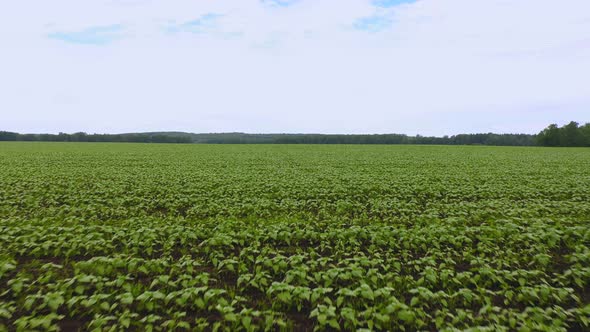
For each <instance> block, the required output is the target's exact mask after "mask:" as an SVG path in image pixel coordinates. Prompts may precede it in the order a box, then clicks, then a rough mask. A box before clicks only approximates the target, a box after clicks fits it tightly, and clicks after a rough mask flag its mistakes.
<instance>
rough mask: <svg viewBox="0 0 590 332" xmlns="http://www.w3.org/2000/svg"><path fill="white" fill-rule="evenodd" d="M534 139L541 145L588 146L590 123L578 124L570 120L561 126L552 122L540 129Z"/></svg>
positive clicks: (589, 144) (589, 141) (589, 142)
mask: <svg viewBox="0 0 590 332" xmlns="http://www.w3.org/2000/svg"><path fill="white" fill-rule="evenodd" d="M536 140H537V144H538V145H542V146H590V123H586V124H585V125H583V126H580V125H579V124H578V123H577V122H575V121H571V122H570V123H568V124H567V125H564V126H563V127H558V126H557V125H556V124H552V125H549V126H548V127H547V128H545V129H544V130H543V131H541V132H540V133H539V135H537V138H536Z"/></svg>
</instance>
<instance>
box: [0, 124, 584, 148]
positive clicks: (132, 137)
mask: <svg viewBox="0 0 590 332" xmlns="http://www.w3.org/2000/svg"><path fill="white" fill-rule="evenodd" d="M0 141H44V142H133V143H209V144H440V145H502V146H590V123H586V124H585V125H583V126H580V125H579V124H578V123H577V122H574V121H572V122H570V123H568V124H567V125H564V126H562V127H559V126H557V125H556V124H552V125H549V126H548V127H547V128H545V129H544V130H542V131H541V132H540V133H538V134H537V135H528V134H494V133H486V134H459V135H453V136H443V137H433V136H420V135H417V136H408V135H403V134H374V135H332V134H245V133H213V134H192V133H184V132H151V133H129V134H87V133H83V132H78V133H73V134H66V133H59V134H19V133H14V132H8V131H0Z"/></svg>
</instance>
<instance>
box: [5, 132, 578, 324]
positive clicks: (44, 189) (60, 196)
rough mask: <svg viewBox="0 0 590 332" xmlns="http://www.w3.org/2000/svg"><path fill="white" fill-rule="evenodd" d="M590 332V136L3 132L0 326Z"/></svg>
mask: <svg viewBox="0 0 590 332" xmlns="http://www.w3.org/2000/svg"><path fill="white" fill-rule="evenodd" d="M52 329H53V330H64V331H76V330H99V331H100V330H111V331H118V330H137V331H150V330H166V331H172V330H175V331H183V330H207V331H209V330H217V331H258V330H271V331H275V330H286V331H313V330H346V331H349V330H357V329H364V330H387V331H422V330H426V331H436V330H447V331H451V330H456V329H458V330H466V329H474V330H479V331H485V330H488V331H515V330H516V331H560V330H563V331H589V330H590V149H588V148H519V147H483V146H481V147H479V146H376V145H371V146H363V145H330V146H328V145H166V144H161V145H160V144H125V143H40V142H34V143H25V142H12V143H8V142H2V143H0V331H12V330H17V331H31V330H39V331H44V330H52Z"/></svg>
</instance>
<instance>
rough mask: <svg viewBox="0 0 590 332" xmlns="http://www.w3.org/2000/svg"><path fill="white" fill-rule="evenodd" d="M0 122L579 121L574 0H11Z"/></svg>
mask: <svg viewBox="0 0 590 332" xmlns="http://www.w3.org/2000/svg"><path fill="white" fill-rule="evenodd" d="M0 42H1V43H0V130H8V131H17V132H21V133H41V132H44V133H57V132H68V133H71V132H77V131H85V132H88V133H124V132H143V131H187V132H248V133H350V134H354V133H403V134H409V135H415V134H420V135H437V136H440V135H452V134H457V133H475V132H497V133H537V132H539V131H540V130H541V129H543V128H544V127H546V126H547V125H548V124H550V123H557V124H560V125H561V124H565V123H567V122H569V121H571V120H575V121H578V122H580V123H585V122H590V1H589V0H562V1H554V0H553V1H547V0H231V1H226V0H218V1H213V0H85V1H80V0H52V1H43V0H35V1H32V0H18V1H5V2H3V4H2V6H1V10H0Z"/></svg>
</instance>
